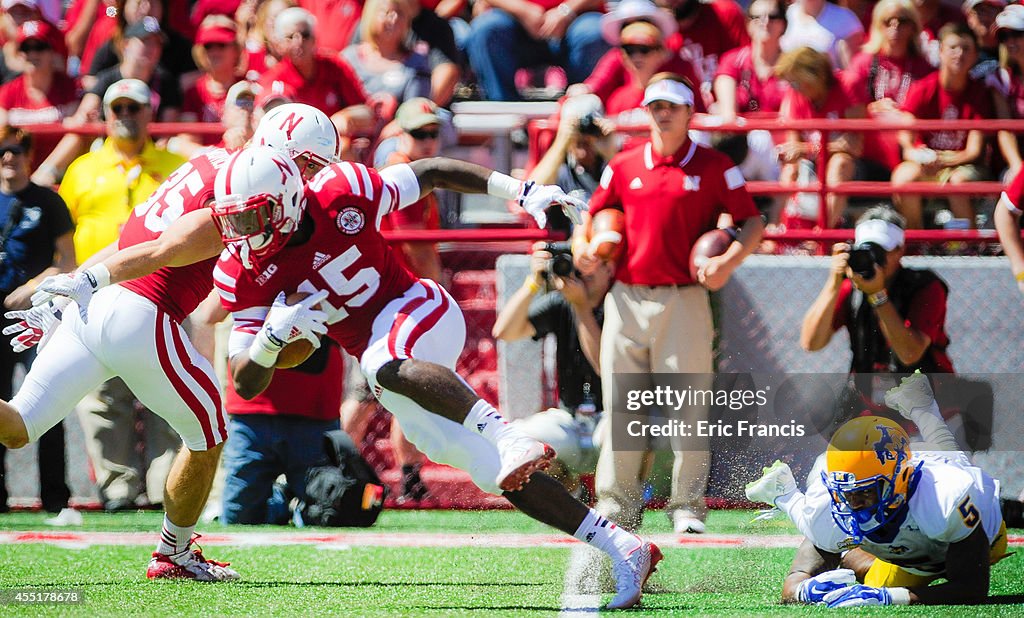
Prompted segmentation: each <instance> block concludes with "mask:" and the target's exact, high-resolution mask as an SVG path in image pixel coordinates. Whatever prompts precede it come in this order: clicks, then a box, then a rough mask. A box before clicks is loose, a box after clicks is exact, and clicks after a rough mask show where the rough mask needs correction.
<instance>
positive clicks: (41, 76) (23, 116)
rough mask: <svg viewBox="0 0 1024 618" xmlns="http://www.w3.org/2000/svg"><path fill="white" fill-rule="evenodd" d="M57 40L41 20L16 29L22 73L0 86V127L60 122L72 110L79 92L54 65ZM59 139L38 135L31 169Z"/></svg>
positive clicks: (76, 102) (73, 82) (52, 31)
mask: <svg viewBox="0 0 1024 618" xmlns="http://www.w3.org/2000/svg"><path fill="white" fill-rule="evenodd" d="M59 41H60V34H59V33H58V32H57V29H56V28H55V27H53V26H51V25H50V24H49V23H48V22H45V21H29V22H25V23H24V24H22V25H21V27H19V28H18V36H17V38H16V43H17V45H18V55H19V60H20V64H21V65H22V66H23V67H24V72H23V73H22V74H21V75H19V76H18V77H16V78H14V80H13V81H10V82H7V83H6V84H4V85H3V86H0V126H7V125H11V126H24V125H30V124H53V123H60V122H61V121H63V120H64V119H65V118H67V117H68V116H70V115H71V114H73V113H74V111H75V108H76V107H77V106H78V101H79V99H80V98H81V93H80V92H79V89H78V87H77V86H76V85H75V81H74V80H73V79H71V78H70V77H68V76H67V74H66V73H64V71H62V70H59V69H57V68H56V67H57V64H58V63H57V62H55V56H56V55H57V54H56V51H55V47H56V46H57V45H58V44H59ZM60 64H63V63H60ZM59 141H60V136H59V135H56V134H51V135H40V136H39V137H38V138H37V139H36V147H35V148H34V150H33V152H34V153H37V154H34V155H33V159H32V162H31V168H32V169H35V167H36V166H38V165H39V164H40V163H41V162H42V161H43V160H44V159H45V158H46V156H47V154H49V152H50V151H51V150H53V148H54V146H56V145H57V142H59Z"/></svg>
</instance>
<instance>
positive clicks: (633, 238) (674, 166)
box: [580, 73, 764, 533]
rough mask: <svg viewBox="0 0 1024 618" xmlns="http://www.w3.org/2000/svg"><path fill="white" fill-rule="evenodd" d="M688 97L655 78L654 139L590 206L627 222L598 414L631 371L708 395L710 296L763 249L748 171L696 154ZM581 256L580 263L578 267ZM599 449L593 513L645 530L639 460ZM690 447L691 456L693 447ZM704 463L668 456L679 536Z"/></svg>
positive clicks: (680, 87)
mask: <svg viewBox="0 0 1024 618" xmlns="http://www.w3.org/2000/svg"><path fill="white" fill-rule="evenodd" d="M694 100H695V94H694V91H693V88H692V86H691V85H689V83H688V82H687V80H686V79H685V78H683V77H680V76H678V75H674V74H671V73H660V74H658V75H655V76H654V77H653V78H652V79H651V82H650V85H648V86H647V89H646V90H645V91H644V99H643V104H644V105H645V106H646V107H647V109H648V111H649V112H650V114H651V139H650V142H648V143H646V144H644V145H643V146H638V147H636V148H633V149H630V150H627V151H625V152H622V153H620V154H619V155H617V156H616V157H615V158H613V159H612V160H611V162H609V164H608V167H606V168H605V171H604V174H603V175H602V177H601V184H600V186H599V187H598V189H597V190H596V191H595V192H594V195H593V197H592V198H591V202H590V212H591V214H596V213H598V212H600V211H601V210H604V209H606V208H618V209H621V210H622V211H623V212H624V214H625V228H626V238H627V239H628V240H627V243H626V253H625V256H624V257H623V261H622V262H621V264H620V265H619V268H618V271H617V273H616V279H617V281H616V283H615V284H614V285H613V286H612V289H611V291H610V292H609V293H608V296H607V297H606V298H605V305H604V311H605V322H604V329H603V335H602V338H601V384H602V388H603V390H604V409H605V410H609V411H612V413H615V412H619V410H616V409H615V402H616V401H623V400H624V398H622V397H621V395H620V394H619V393H616V389H621V388H622V386H621V385H619V384H616V381H615V380H614V377H615V376H616V375H619V374H627V373H633V374H636V373H683V374H701V375H695V376H692V377H693V378H695V379H696V380H697V382H706V385H697V384H694V385H693V386H694V388H710V386H711V377H710V374H711V371H712V337H713V329H712V324H711V308H710V306H709V304H708V292H707V290H708V289H710V290H717V289H719V288H721V287H722V286H723V285H725V283H726V282H727V281H728V280H729V277H730V276H731V275H732V272H733V271H734V270H735V269H736V268H737V267H738V266H739V265H740V263H741V262H742V261H743V259H744V258H745V257H746V256H747V255H748V254H749V253H750V252H751V251H753V249H754V248H755V247H756V246H757V244H758V242H760V239H761V234H762V232H763V230H764V226H763V224H762V222H761V218H760V216H759V215H758V211H757V208H756V207H755V206H754V202H753V200H752V199H751V197H750V195H749V194H748V193H747V190H746V187H745V184H746V183H745V181H744V179H743V174H742V173H741V172H740V170H739V169H738V168H737V167H735V166H734V165H733V163H732V161H731V160H730V159H729V158H728V157H726V156H725V155H724V154H722V153H719V152H716V151H714V150H711V149H709V148H704V147H702V146H698V145H697V144H695V143H693V142H692V141H690V139H689V136H688V133H687V131H688V130H689V127H690V118H691V116H692V114H693V105H694ZM722 213H729V214H730V215H731V216H732V218H733V220H734V221H736V223H737V224H739V225H741V229H740V233H739V237H738V241H739V242H734V243H733V244H732V245H731V246H730V247H729V249H728V250H727V251H726V253H725V254H724V255H721V256H719V257H715V258H711V259H710V260H709V261H708V262H707V264H705V265H704V266H703V267H702V268H701V270H700V271H699V272H698V280H697V281H694V280H693V278H692V277H691V276H690V270H689V262H690V248H691V247H692V246H693V244H694V242H696V240H697V239H698V238H699V237H700V236H701V234H703V233H704V232H707V231H708V230H711V229H714V228H715V226H716V223H717V221H718V218H719V215H721V214H722ZM587 261H588V258H586V257H584V258H583V259H581V260H580V266H581V268H583V269H586V268H587V267H588V264H587ZM680 415H681V417H682V420H684V421H686V422H687V423H696V421H698V420H701V419H705V420H706V419H707V415H708V407H707V406H691V407H684V408H683V409H682V410H681V411H680ZM613 441H614V439H612V440H605V441H604V444H603V445H602V448H601V456H600V459H599V461H598V465H597V476H596V479H595V482H596V488H597V497H598V504H597V508H598V510H599V511H600V512H601V513H603V514H604V515H606V516H608V517H609V518H611V519H613V520H616V521H618V522H619V523H620V524H621V525H623V526H625V527H627V528H635V527H636V526H638V525H639V523H640V517H641V510H642V507H643V502H642V491H643V488H642V484H641V483H642V471H643V468H644V460H645V455H646V454H645V453H644V452H639V451H625V450H621V451H616V450H614V449H613V447H612V442H613ZM691 448H692V447H691ZM708 464H709V454H708V452H707V450H706V449H704V450H700V451H682V450H677V451H676V453H675V465H674V466H673V469H672V496H671V499H670V501H669V505H668V508H667V513H668V515H669V517H670V518H671V519H672V522H673V525H674V527H675V530H676V531H677V532H680V533H684V532H694V533H699V532H703V531H704V522H703V520H704V517H705V516H706V512H707V507H706V506H705V504H704V488H705V485H706V483H707V474H708Z"/></svg>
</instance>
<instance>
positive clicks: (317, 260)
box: [313, 251, 331, 270]
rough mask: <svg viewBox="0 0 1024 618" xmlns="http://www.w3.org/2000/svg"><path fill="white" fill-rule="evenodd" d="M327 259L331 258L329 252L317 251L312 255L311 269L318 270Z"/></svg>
mask: <svg viewBox="0 0 1024 618" xmlns="http://www.w3.org/2000/svg"><path fill="white" fill-rule="evenodd" d="M329 259H331V256H330V254H328V253H320V252H319V251H317V252H316V254H315V255H314V256H313V270H320V267H321V266H323V265H324V264H326V263H327V260H329Z"/></svg>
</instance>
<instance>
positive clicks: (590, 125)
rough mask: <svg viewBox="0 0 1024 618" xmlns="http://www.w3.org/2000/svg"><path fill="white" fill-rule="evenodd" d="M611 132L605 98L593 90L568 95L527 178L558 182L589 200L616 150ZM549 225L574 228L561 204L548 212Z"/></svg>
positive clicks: (572, 192)
mask: <svg viewBox="0 0 1024 618" xmlns="http://www.w3.org/2000/svg"><path fill="white" fill-rule="evenodd" d="M611 135H612V126H611V123H610V122H609V121H608V120H607V119H606V118H605V117H604V105H602V103H601V99H599V98H598V97H597V96H596V95H593V94H582V95H579V96H575V97H571V98H569V99H566V101H565V103H564V104H563V105H562V110H561V115H560V116H559V121H558V132H557V133H556V134H555V139H554V141H553V142H552V143H551V146H550V147H549V148H548V150H547V152H545V153H544V156H543V157H542V158H541V160H540V161H538V162H537V166H536V167H534V168H533V171H531V172H530V175H529V177H528V178H527V180H532V181H534V182H536V183H539V184H545V185H546V184H556V185H558V186H559V187H561V188H562V190H563V191H565V192H566V193H569V194H572V195H576V196H577V197H579V198H580V199H582V200H589V199H590V195H591V194H592V193H593V192H594V190H595V189H597V184H598V180H599V179H600V178H601V173H602V172H604V168H605V165H606V164H607V163H608V159H610V158H611V156H612V154H614V152H615V149H614V144H613V140H612V139H611ZM548 225H549V227H550V229H552V230H555V231H561V232H565V233H569V232H570V231H571V230H570V225H569V220H568V219H567V218H566V217H565V215H564V214H563V213H561V212H560V211H558V209H557V208H555V209H552V210H551V211H550V212H549V213H548Z"/></svg>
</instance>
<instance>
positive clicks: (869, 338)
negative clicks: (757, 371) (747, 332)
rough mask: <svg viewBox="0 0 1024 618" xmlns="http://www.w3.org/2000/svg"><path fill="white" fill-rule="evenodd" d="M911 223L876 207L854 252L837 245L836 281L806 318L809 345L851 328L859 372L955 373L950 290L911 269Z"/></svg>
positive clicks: (804, 343) (864, 219)
mask: <svg viewBox="0 0 1024 618" xmlns="http://www.w3.org/2000/svg"><path fill="white" fill-rule="evenodd" d="M905 226H906V220H905V219H904V218H903V217H902V216H901V215H899V214H898V213H896V212H895V211H893V210H891V209H890V208H887V207H885V206H876V207H874V208H871V209H869V210H867V211H866V212H865V213H864V215H863V216H861V218H860V219H859V220H858V221H857V226H856V228H855V230H854V245H853V247H850V245H848V244H846V243H837V244H836V245H833V247H832V269H831V272H830V274H829V278H828V280H827V281H826V282H825V287H823V288H822V290H821V293H820V294H818V298H817V299H816V300H815V301H814V304H812V305H811V307H810V309H808V310H807V313H806V314H805V315H804V320H803V325H802V327H801V330H800V346H801V347H802V348H804V349H805V350H808V351H812V352H813V351H816V350H820V349H822V348H824V347H825V346H826V345H828V343H829V341H831V339H832V335H833V334H834V333H835V332H836V331H837V330H839V329H840V328H842V327H845V328H846V329H847V331H848V332H849V334H850V346H851V348H852V351H853V361H852V362H851V364H850V372H851V373H855V374H871V373H912V372H913V371H914V370H915V369H920V370H921V371H923V372H924V373H953V363H952V361H951V360H950V358H949V356H948V355H947V353H946V347H947V346H948V345H949V337H948V336H947V335H946V330H945V323H946V301H947V297H948V293H949V288H948V286H947V285H946V283H945V282H944V281H942V279H940V278H939V276H938V275H936V274H935V273H934V272H932V271H931V270H926V269H911V268H904V267H903V265H902V264H901V260H902V258H903V253H904V229H905Z"/></svg>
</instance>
